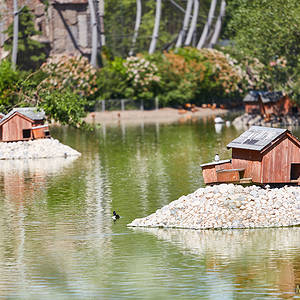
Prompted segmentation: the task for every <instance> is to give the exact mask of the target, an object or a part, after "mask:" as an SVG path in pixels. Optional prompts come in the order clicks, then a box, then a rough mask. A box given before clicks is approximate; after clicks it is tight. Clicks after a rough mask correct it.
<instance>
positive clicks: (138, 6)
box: [129, 0, 142, 56]
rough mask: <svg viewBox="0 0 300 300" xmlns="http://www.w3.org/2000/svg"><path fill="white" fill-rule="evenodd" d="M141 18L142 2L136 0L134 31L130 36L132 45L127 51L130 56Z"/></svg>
mask: <svg viewBox="0 0 300 300" xmlns="http://www.w3.org/2000/svg"><path fill="white" fill-rule="evenodd" d="M141 19H142V2H141V0H136V18H135V26H134V33H133V38H132V45H131V49H130V51H129V55H130V56H132V55H133V53H134V49H135V44H136V40H137V37H138V34H139V28H140V25H141Z"/></svg>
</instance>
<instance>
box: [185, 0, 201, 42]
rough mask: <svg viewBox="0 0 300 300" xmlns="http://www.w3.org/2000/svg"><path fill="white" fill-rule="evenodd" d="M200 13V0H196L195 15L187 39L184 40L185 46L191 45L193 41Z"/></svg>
mask: <svg viewBox="0 0 300 300" xmlns="http://www.w3.org/2000/svg"><path fill="white" fill-rule="evenodd" d="M198 14H199V1H198V0H194V9H193V17H192V21H191V26H190V29H189V31H188V34H187V37H186V40H185V42H184V45H185V46H189V45H190V44H191V42H192V38H193V35H194V33H195V31H196V27H197V19H198Z"/></svg>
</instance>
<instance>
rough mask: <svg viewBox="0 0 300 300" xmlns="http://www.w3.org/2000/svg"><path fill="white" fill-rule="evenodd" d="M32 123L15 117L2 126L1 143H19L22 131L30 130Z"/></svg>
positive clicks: (17, 116) (21, 138)
mask: <svg viewBox="0 0 300 300" xmlns="http://www.w3.org/2000/svg"><path fill="white" fill-rule="evenodd" d="M31 127H32V123H31V122H29V121H28V120H26V119H24V118H22V117H20V116H19V115H15V116H14V117H12V118H11V119H10V120H8V121H7V122H6V123H4V124H3V126H2V128H3V129H2V130H3V131H2V141H4V142H6V141H21V140H24V139H23V129H31Z"/></svg>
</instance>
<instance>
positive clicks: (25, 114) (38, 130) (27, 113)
mask: <svg viewBox="0 0 300 300" xmlns="http://www.w3.org/2000/svg"><path fill="white" fill-rule="evenodd" d="M44 122H45V113H44V111H42V110H40V111H38V110H37V109H36V108H34V107H22V108H14V109H13V110H12V111H10V112H9V113H8V114H7V115H5V116H3V117H2V118H1V119H0V141H2V142H13V141H26V140H33V139H39V138H46V137H50V133H49V126H48V125H45V124H44Z"/></svg>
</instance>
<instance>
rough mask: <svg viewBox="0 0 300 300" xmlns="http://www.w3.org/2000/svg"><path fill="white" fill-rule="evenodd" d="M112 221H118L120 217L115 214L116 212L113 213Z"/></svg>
mask: <svg viewBox="0 0 300 300" xmlns="http://www.w3.org/2000/svg"><path fill="white" fill-rule="evenodd" d="M112 218H113V220H114V221H115V220H117V219H120V216H119V215H118V214H117V213H116V211H113V216H112Z"/></svg>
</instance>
